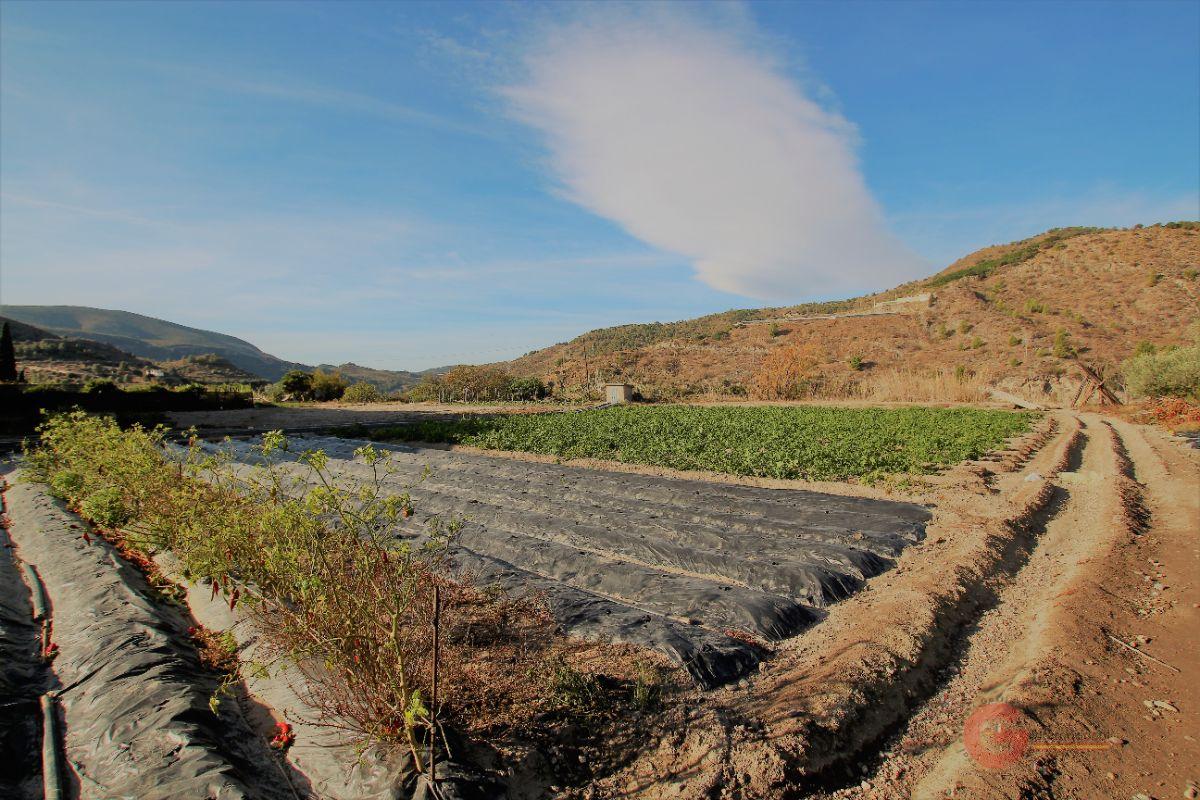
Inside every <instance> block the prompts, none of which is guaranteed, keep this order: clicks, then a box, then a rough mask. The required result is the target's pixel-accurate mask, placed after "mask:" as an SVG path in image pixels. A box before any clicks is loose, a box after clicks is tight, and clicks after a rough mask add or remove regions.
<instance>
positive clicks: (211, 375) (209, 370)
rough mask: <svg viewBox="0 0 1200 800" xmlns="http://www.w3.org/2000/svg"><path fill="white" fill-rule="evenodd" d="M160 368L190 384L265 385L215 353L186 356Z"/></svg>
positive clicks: (163, 364) (161, 364)
mask: <svg viewBox="0 0 1200 800" xmlns="http://www.w3.org/2000/svg"><path fill="white" fill-rule="evenodd" d="M159 366H160V367H162V369H164V370H166V371H167V372H169V373H170V374H172V375H177V376H179V377H180V378H181V379H183V380H184V381H186V382H189V383H250V384H259V383H263V382H264V380H263V378H260V377H259V376H258V375H255V374H254V373H251V372H247V371H246V370H244V369H242V368H241V367H237V366H235V365H234V364H232V363H230V361H229V360H228V359H225V358H222V357H221V356H219V355H216V354H215V353H208V354H207V355H201V356H184V357H183V358H180V359H176V360H175V361H160V362H159Z"/></svg>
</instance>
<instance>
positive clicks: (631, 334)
mask: <svg viewBox="0 0 1200 800" xmlns="http://www.w3.org/2000/svg"><path fill="white" fill-rule="evenodd" d="M1198 269H1200V223H1170V224H1166V225H1154V226H1150V227H1144V228H1134V229H1125V230H1115V229H1096V228H1067V229H1057V230H1052V231H1047V232H1046V233H1043V234H1040V235H1038V236H1034V237H1031V238H1030V239H1025V240H1022V241H1019V242H1013V243H1010V244H1006V245H996V246H992V247H987V248H984V249H982V250H979V251H976V252H975V253H972V254H970V255H968V256H965V257H964V258H962V259H959V260H958V261H956V262H955V263H953V264H951V265H949V266H948V267H947V268H946V269H945V270H943V271H942V272H940V273H937V274H936V275H933V276H931V277H930V278H928V279H926V280H923V281H916V282H912V283H909V284H905V285H903V286H899V287H896V288H895V289H891V290H889V291H885V292H880V293H878V294H874V295H868V296H865V297H859V298H854V299H851V300H845V301H836V302H831V303H822V304H809V305H804V306H792V307H784V308H764V309H748V310H739V311H728V312H725V313H722V314H713V315H709V316H705V317H700V318H697V319H693V320H685V321H682V322H674V323H666V324H662V323H651V324H646V325H624V326H619V327H616V328H606V329H602V330H596V331H591V332H589V333H586V334H583V335H582V336H579V337H577V338H576V339H573V340H571V341H570V342H566V343H561V344H557V345H554V346H552V347H548V348H545V349H543V350H538V351H535V352H533V353H529V354H527V355H525V356H523V357H521V358H518V359H516V360H514V361H511V362H507V363H506V364H505V365H504V366H506V367H507V368H508V369H510V370H511V371H512V372H514V373H516V374H518V375H536V376H539V377H542V378H545V379H549V380H553V381H555V382H556V383H557V384H559V385H563V386H571V385H578V384H583V383H594V382H599V381H603V380H612V379H620V380H624V381H628V382H632V383H634V384H635V385H637V386H638V387H639V388H640V389H641V390H642V391H643V393H645V394H647V395H651V396H653V395H662V396H668V397H670V396H680V395H688V394H693V395H695V394H705V393H711V394H717V395H722V394H725V395H728V394H735V395H736V394H739V393H745V392H746V391H747V390H748V389H749V388H750V387H751V384H752V381H753V377H754V375H755V372H756V371H757V370H758V368H759V367H760V365H761V364H762V363H763V361H764V359H766V358H767V357H768V356H769V355H770V354H772V353H774V352H776V351H778V350H779V349H780V348H784V347H792V348H795V349H796V352H798V353H802V354H803V355H804V357H805V358H806V359H807V360H810V361H811V362H812V371H813V374H814V380H813V386H814V391H818V392H819V391H821V389H822V387H823V388H824V389H825V390H826V391H829V392H832V393H835V394H839V393H840V394H843V395H847V396H854V395H855V394H856V393H865V394H866V395H867V396H870V391H871V388H872V386H873V384H876V383H879V382H883V381H884V380H885V379H886V378H887V377H888V376H889V375H894V374H895V373H897V372H912V373H920V374H929V373H933V372H938V371H941V372H942V373H944V374H947V375H955V374H957V375H959V376H962V375H964V374H967V375H970V374H976V375H981V376H983V377H984V378H985V379H987V380H988V382H990V383H994V384H996V385H1000V386H1006V387H1010V388H1013V389H1016V390H1021V391H1023V392H1025V393H1026V394H1035V395H1036V394H1043V395H1044V394H1047V393H1049V394H1058V395H1062V394H1064V393H1068V392H1069V391H1070V390H1071V389H1073V388H1074V386H1075V385H1076V384H1075V383H1074V382H1073V381H1071V380H1067V378H1069V377H1070V376H1069V374H1068V373H1070V372H1071V370H1072V364H1071V360H1072V359H1073V358H1074V357H1075V356H1076V355H1077V356H1078V357H1079V358H1080V359H1082V360H1083V361H1084V362H1086V363H1089V364H1091V365H1093V366H1096V367H1098V368H1100V369H1102V370H1112V369H1113V367H1114V366H1115V365H1116V364H1118V363H1119V362H1120V361H1121V360H1122V359H1124V358H1127V357H1128V356H1129V355H1131V354H1132V352H1133V351H1134V349H1135V348H1136V347H1137V346H1138V344H1139V343H1140V342H1151V343H1153V344H1157V345H1170V344H1181V343H1184V342H1185V341H1187V337H1188V333H1187V327H1188V325H1189V323H1190V322H1192V321H1193V320H1194V319H1196V318H1197V316H1198V315H1200V306H1198V303H1200V278H1198V277H1197V274H1198V273H1197V270H1198ZM1060 331H1061V334H1060ZM879 399H887V398H879ZM945 399H952V398H945Z"/></svg>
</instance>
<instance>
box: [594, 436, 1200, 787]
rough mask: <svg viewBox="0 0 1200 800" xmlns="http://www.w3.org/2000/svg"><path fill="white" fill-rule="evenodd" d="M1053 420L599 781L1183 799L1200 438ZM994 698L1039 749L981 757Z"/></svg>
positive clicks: (1191, 692) (1193, 776)
mask: <svg viewBox="0 0 1200 800" xmlns="http://www.w3.org/2000/svg"><path fill="white" fill-rule="evenodd" d="M1058 421H1059V426H1058V430H1057V432H1056V434H1055V435H1054V436H1053V438H1051V439H1050V440H1049V441H1048V442H1046V443H1045V446H1044V447H1040V449H1036V450H1035V451H1033V452H1030V453H1028V454H1027V456H1028V457H1027V459H1025V460H1022V459H1020V458H1017V459H1014V460H1013V461H1010V462H1008V464H1006V465H1004V466H1006V467H1008V468H1009V471H1005V469H1004V466H1002V468H1001V469H999V470H993V469H989V468H988V467H982V468H980V467H978V466H977V467H976V468H974V469H972V468H971V467H964V468H963V469H961V470H958V471H956V477H957V479H958V485H957V487H953V486H950V485H949V484H948V483H947V484H946V485H943V486H941V487H939V488H938V489H936V490H935V491H936V492H937V493H939V494H940V495H941V499H940V502H938V504H937V508H936V510H935V515H934V518H933V520H932V521H931V523H930V525H929V528H928V537H927V539H926V541H925V542H923V543H922V544H921V545H919V546H916V547H912V548H909V549H907V550H906V551H905V553H904V554H903V556H902V557H901V558H900V560H899V563H898V564H897V566H896V568H895V569H893V570H892V571H890V572H889V573H887V574H886V575H883V576H881V577H879V578H877V579H875V580H873V581H871V583H870V585H869V587H868V588H867V589H866V590H865V591H863V592H861V593H859V594H858V595H856V596H854V597H852V598H850V599H848V600H846V601H844V602H842V603H840V604H838V605H837V606H836V607H834V608H832V609H831V611H830V614H829V617H828V619H826V620H825V621H824V622H823V623H822V624H821V625H819V626H817V627H816V628H813V629H811V630H809V631H807V632H805V633H803V634H801V635H799V636H797V637H795V638H794V639H792V640H789V641H788V642H785V643H784V644H782V645H781V646H780V647H779V648H778V650H777V652H776V654H775V657H774V658H773V659H772V661H771V662H770V664H769V665H767V666H766V667H764V669H762V670H760V673H759V674H758V676H756V677H755V678H754V679H752V680H750V681H747V682H746V683H745V684H744V685H742V686H738V687H733V688H730V689H727V690H725V691H724V692H720V693H710V695H709V697H708V698H707V699H708V702H709V704H710V707H709V708H708V709H706V712H705V715H704V719H703V720H702V721H700V720H697V721H696V722H694V724H693V726H692V728H691V729H690V730H689V731H688V732H686V733H680V734H679V735H677V736H676V737H673V738H670V739H668V740H666V741H665V742H664V743H663V744H662V746H660V747H658V748H652V749H651V751H650V752H649V753H648V754H647V756H646V757H645V758H644V759H643V760H642V761H641V762H640V763H639V765H638V767H637V768H636V769H635V770H632V771H628V770H627V771H626V772H624V773H622V774H620V775H617V776H614V777H613V778H612V779H610V780H609V781H608V782H606V783H603V784H601V785H599V786H597V787H595V791H594V796H597V797H609V796H639V797H654V798H658V797H681V796H682V797H784V798H787V797H811V798H821V800H833V799H834V798H881V799H882V798H889V799H890V798H901V797H913V798H941V797H968V798H1025V797H1036V798H1042V797H1046V798H1049V797H1053V798H1078V799H1079V800H1084V798H1089V799H1090V798H1098V797H1138V796H1139V793H1140V794H1144V795H1145V796H1146V797H1150V798H1166V797H1189V796H1192V795H1191V794H1187V792H1189V791H1192V790H1191V788H1190V787H1191V786H1192V785H1193V784H1192V782H1195V781H1197V780H1200V774H1198V773H1200V745H1198V743H1197V733H1196V732H1197V731H1198V730H1200V696H1198V694H1200V693H1198V692H1197V690H1196V688H1195V687H1196V686H1198V685H1200V680H1198V678H1200V674H1198V666H1197V660H1196V658H1195V653H1196V652H1197V643H1198V638H1200V637H1198V633H1200V613H1198V611H1197V608H1198V607H1200V587H1198V586H1197V584H1198V580H1197V576H1198V575H1200V563H1198V562H1200V549H1198V548H1200V544H1198V542H1197V532H1198V530H1200V458H1198V456H1200V454H1198V453H1197V452H1196V451H1194V450H1190V449H1187V448H1184V447H1183V446H1181V444H1180V442H1179V441H1178V440H1176V439H1173V438H1172V437H1169V436H1167V435H1166V434H1164V433H1163V432H1161V431H1159V430H1156V429H1152V428H1147V427H1143V426H1136V425H1131V424H1129V423H1126V422H1123V421H1119V420H1115V421H1110V420H1107V419H1105V418H1103V417H1101V416H1099V415H1096V414H1083V415H1078V416H1076V415H1073V414H1061V415H1059V417H1058ZM1029 444H1032V445H1033V446H1035V447H1036V446H1037V445H1038V443H1037V442H1036V441H1033V442H1030V443H1029ZM998 702H1000V703H1007V704H1009V705H1011V706H1012V707H1014V708H1015V709H1016V711H1017V713H1018V715H1019V716H1018V722H1017V725H1018V727H1019V729H1020V730H1022V731H1024V732H1025V733H1027V734H1028V737H1029V746H1028V748H1027V749H1025V750H1023V751H1022V752H1021V753H1019V754H1018V757H1016V758H1015V759H1013V760H1012V761H1011V763H1009V764H1007V765H1006V766H1005V768H1003V769H986V768H984V767H983V766H981V765H980V764H978V763H977V762H976V761H975V760H974V759H973V758H972V757H971V756H969V755H968V753H967V752H966V750H965V748H964V741H963V740H964V736H963V732H964V726H965V723H966V721H967V719H968V717H969V716H970V715H971V714H972V712H974V711H975V710H976V709H978V708H979V707H981V706H983V705H985V704H989V703H998ZM1083 748H1088V749H1083Z"/></svg>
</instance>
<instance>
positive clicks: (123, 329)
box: [0, 306, 303, 380]
mask: <svg viewBox="0 0 1200 800" xmlns="http://www.w3.org/2000/svg"><path fill="white" fill-rule="evenodd" d="M0 314H2V315H4V316H6V317H10V318H12V319H15V320H19V321H21V322H24V323H27V324H29V325H35V326H37V327H39V328H42V329H44V330H47V331H49V332H51V333H55V334H58V335H60V336H69V337H73V338H78V339H90V340H92V341H97V342H105V343H107V344H111V345H114V346H115V347H119V348H120V349H122V350H124V351H126V352H128V353H132V354H133V355H135V356H140V357H142V358H147V359H152V360H154V361H171V360H175V359H180V358H184V357H186V356H200V355H207V354H210V353H215V354H217V355H219V356H221V357H223V358H225V359H228V360H229V361H230V363H232V364H234V365H235V366H237V367H239V368H240V369H243V370H246V371H247V372H251V373H253V374H255V375H259V376H261V377H263V378H266V379H268V380H277V379H278V378H279V377H280V376H282V375H283V373H285V372H287V371H288V370H289V369H299V368H302V367H303V365H301V364H295V363H293V362H290V361H284V360H283V359H280V358H276V357H275V356H273V355H271V354H269V353H264V352H263V351H262V350H259V349H258V348H257V347H255V346H254V345H252V344H250V343H249V342H247V341H244V340H242V339H238V338H237V337H234V336H228V335H226V334H223V333H214V332H212V331H206V330H201V329H199V328H189V327H187V326H186V325H178V324H176V323H174V322H167V321H166V320H161V319H155V318H154V317H147V316H143V315H141V314H134V313H131V312H129V311H113V310H108V309H101V308H88V307H86V306H0Z"/></svg>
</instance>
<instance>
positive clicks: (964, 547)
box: [597, 415, 1083, 798]
mask: <svg viewBox="0 0 1200 800" xmlns="http://www.w3.org/2000/svg"><path fill="white" fill-rule="evenodd" d="M1064 423H1065V424H1064ZM1082 443H1083V442H1082V436H1081V433H1080V430H1079V423H1078V421H1077V420H1076V419H1075V418H1074V417H1071V416H1069V415H1064V416H1062V417H1061V418H1060V419H1059V420H1057V425H1056V423H1055V421H1054V420H1050V419H1048V420H1046V421H1044V422H1043V423H1042V424H1041V425H1040V426H1039V427H1038V429H1037V430H1035V431H1033V432H1031V433H1030V434H1029V435H1027V436H1026V437H1023V438H1022V439H1021V440H1019V441H1018V442H1016V443H1014V445H1013V446H1012V448H1011V449H1010V450H1009V452H1008V453H1006V454H999V455H996V456H992V457H989V458H987V459H984V460H981V461H980V462H976V463H974V464H964V465H962V466H961V467H960V468H956V469H955V470H953V471H952V472H951V473H950V474H947V475H945V476H939V478H938V480H937V482H936V484H935V485H934V486H933V487H932V488H931V489H930V491H929V493H927V494H926V498H927V501H928V502H932V503H933V504H934V507H935V511H934V517H933V519H932V520H931V522H930V523H929V526H928V528H927V535H926V538H925V540H924V541H922V542H921V543H920V544H918V545H915V546H913V547H911V548H909V549H907V550H906V551H905V553H904V554H903V555H902V556H901V558H900V560H899V562H898V564H897V566H896V568H895V569H893V570H891V571H889V572H888V573H886V574H884V575H882V576H880V577H879V578H876V579H874V580H872V581H871V583H870V584H868V586H867V587H866V589H865V590H864V591H862V592H860V593H858V594H856V595H855V596H853V597H851V598H849V599H848V600H845V601H842V602H841V603H838V604H837V605H836V606H833V607H832V608H831V609H830V614H829V617H828V618H827V619H826V620H825V621H824V622H822V624H821V625H818V626H816V627H814V628H813V629H811V630H810V631H808V632H806V633H804V634H802V635H801V636H799V637H796V638H795V639H792V640H789V641H787V642H785V643H783V644H782V645H781V646H780V647H779V648H778V649H777V651H776V654H775V656H774V658H773V659H772V661H771V662H770V663H769V664H768V665H767V666H766V667H764V668H763V670H762V671H761V672H760V674H759V675H758V676H757V677H756V678H754V679H752V680H751V681H749V682H747V683H746V684H745V685H739V686H738V687H731V688H730V689H728V690H726V691H725V693H724V694H722V695H711V694H710V695H709V696H708V698H707V703H708V705H705V706H701V707H700V708H698V709H697V713H696V715H695V719H694V721H693V725H692V726H691V730H689V731H686V732H683V733H679V734H677V735H672V736H671V737H669V738H668V739H666V741H664V743H663V745H662V746H661V747H659V748H657V749H652V750H651V751H649V752H648V753H647V755H646V757H645V758H644V759H643V760H642V762H641V763H640V764H639V765H638V766H637V767H636V768H634V769H631V770H629V771H627V772H625V773H622V774H619V775H616V776H613V777H612V778H611V779H609V780H607V781H605V782H604V783H603V785H601V786H599V787H597V788H598V790H599V791H598V794H597V796H598V797H608V796H614V797H615V796H620V797H631V796H638V797H652V798H658V797H680V796H682V797H709V796H712V797H722V798H724V797H729V798H733V797H740V798H757V797H763V798H767V797H770V798H789V797H804V796H808V795H810V794H812V793H813V792H814V791H818V790H819V788H820V786H821V785H824V786H828V785H829V782H830V781H836V782H838V783H839V784H840V785H846V783H847V781H846V779H845V773H844V772H843V770H844V769H845V765H846V764H847V763H853V764H857V763H861V761H860V759H862V758H867V759H869V758H871V756H872V755H873V754H878V752H879V744H878V743H879V742H881V741H886V740H887V738H888V737H889V735H890V733H891V732H892V731H893V730H894V729H895V726H896V725H898V724H900V723H902V722H903V721H904V720H905V719H907V718H908V716H909V715H910V714H911V713H912V712H913V709H914V708H916V707H917V706H919V704H920V703H921V702H922V700H923V699H925V698H927V697H929V696H930V695H931V694H933V693H936V692H937V691H938V689H939V687H940V683H939V680H940V679H941V678H942V677H943V670H944V668H945V665H946V664H948V663H952V662H953V660H954V657H955V655H956V652H957V651H956V648H955V645H956V643H957V642H958V641H960V640H961V636H962V632H963V631H964V630H968V629H969V628H970V626H971V625H972V624H973V622H974V621H975V620H976V619H977V618H978V616H979V614H980V613H981V612H982V610H983V609H985V608H987V607H989V604H990V602H991V595H992V593H993V589H994V587H995V576H996V575H997V574H998V573H999V574H1002V575H1007V574H1011V573H1012V572H1014V571H1016V569H1017V568H1018V567H1019V566H1020V564H1021V563H1022V558H1023V554H1024V553H1025V552H1027V550H1028V544H1027V543H1028V542H1029V540H1030V539H1031V531H1032V529H1033V527H1034V526H1035V525H1036V522H1037V519H1038V515H1039V514H1040V513H1042V512H1043V511H1044V510H1045V509H1046V507H1047V505H1048V504H1049V503H1050V502H1051V500H1052V499H1053V498H1054V494H1055V490H1054V486H1053V485H1052V484H1050V483H1049V482H1048V481H1047V480H1046V478H1045V477H1044V476H1047V475H1048V476H1053V475H1055V474H1056V473H1057V472H1059V471H1062V470H1064V469H1066V468H1067V467H1068V466H1069V465H1070V463H1071V462H1072V460H1073V459H1074V458H1075V457H1076V453H1077V451H1078V450H1079V449H1080V447H1081V445H1082ZM992 465H995V466H992ZM1021 467H1024V469H1023V470H1022V471H1021V472H1019V473H1018V472H1013V471H1010V470H1016V469H1018V468H1021ZM993 469H995V470H997V471H996V472H993V471H992V470H993ZM853 783H854V784H857V783H858V780H857V779H855V780H854V782H853ZM851 796H856V795H851Z"/></svg>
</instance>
